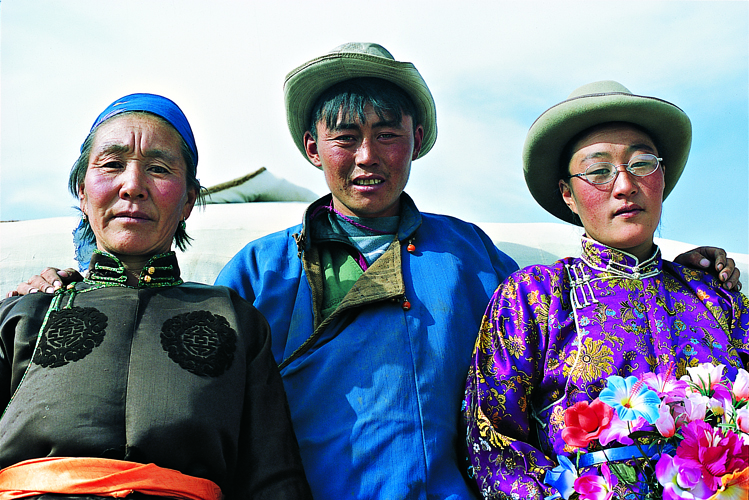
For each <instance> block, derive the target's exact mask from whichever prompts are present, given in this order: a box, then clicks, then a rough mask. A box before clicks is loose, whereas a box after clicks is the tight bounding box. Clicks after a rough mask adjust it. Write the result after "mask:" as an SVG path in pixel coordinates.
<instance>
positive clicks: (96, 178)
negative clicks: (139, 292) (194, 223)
mask: <svg viewBox="0 0 749 500" xmlns="http://www.w3.org/2000/svg"><path fill="white" fill-rule="evenodd" d="M180 146H181V138H180V136H179V134H178V133H177V131H176V130H174V129H173V128H172V127H171V126H169V125H168V124H167V123H165V122H164V121H162V120H161V119H159V118H157V117H155V116H151V115H147V114H125V115H122V116H115V117H114V118H110V119H109V120H107V121H106V122H104V123H103V124H102V125H100V126H99V128H98V129H97V131H96V135H95V137H94V141H93V144H92V148H91V156H90V159H89V163H88V169H87V171H86V176H85V180H84V184H83V186H81V187H80V188H79V193H78V194H79V200H80V207H81V210H83V212H84V213H85V214H86V217H87V218H88V220H89V223H90V224H91V228H92V229H93V231H94V235H95V236H96V245H97V247H98V249H99V250H101V251H104V252H108V253H110V254H112V255H114V256H116V257H118V258H119V259H120V260H121V261H122V262H123V264H124V265H125V267H126V268H127V270H128V273H129V275H130V277H131V278H133V277H134V276H137V275H138V274H139V273H140V270H141V269H142V267H143V265H144V264H145V263H146V262H147V261H148V259H149V258H150V257H152V256H153V255H156V254H159V253H163V252H167V251H169V250H171V248H172V240H173V238H174V234H175V232H176V230H177V225H178V224H179V222H180V221H181V220H183V219H187V218H188V217H189V216H190V212H191V211H192V208H193V206H194V205H195V200H196V198H197V193H196V191H195V189H187V181H186V165H185V161H184V158H183V157H182V152H181V147H180Z"/></svg>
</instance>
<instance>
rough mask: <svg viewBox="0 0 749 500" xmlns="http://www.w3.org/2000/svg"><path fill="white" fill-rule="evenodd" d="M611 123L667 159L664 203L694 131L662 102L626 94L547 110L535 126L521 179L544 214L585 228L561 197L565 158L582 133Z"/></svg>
mask: <svg viewBox="0 0 749 500" xmlns="http://www.w3.org/2000/svg"><path fill="white" fill-rule="evenodd" d="M609 122H627V123H632V124H634V125H637V126H639V127H641V128H643V129H644V130H646V131H647V132H648V134H649V135H650V136H651V139H652V140H653V142H654V143H655V146H656V147H657V148H658V154H659V155H660V156H661V157H662V158H663V165H664V172H665V187H664V191H663V199H664V200H665V199H666V197H667V196H668V195H669V194H670V193H671V190H672V189H673V188H674V186H675V185H676V182H677V181H678V180H679V177H681V173H682V172H683V171H684V166H685V165H686V162H687V158H688V157H689V149H690V146H691V143H692V125H691V122H690V121H689V117H688V116H687V115H686V113H684V111H682V110H681V109H680V108H679V107H677V106H675V105H673V104H671V103H669V102H667V101H663V100H661V99H657V98H654V97H647V96H638V95H633V94H628V93H624V92H612V93H603V94H590V95H584V96H580V97H575V98H571V99H568V100H566V101H563V102H561V103H559V104H557V105H556V106H553V107H551V108H549V109H548V110H546V111H545V112H544V113H543V114H542V115H541V116H540V117H539V118H538V119H537V120H536V121H535V122H534V123H533V125H532V126H531V128H530V130H529V131H528V136H527V137H526V140H525V145H524V146H523V173H524V174H525V182H526V184H527V185H528V189H529V190H530V192H531V195H533V198H535V199H536V201H537V202H538V204H539V205H541V206H542V207H543V208H544V209H545V210H546V211H548V212H549V213H551V214H552V215H554V216H555V217H557V218H559V219H562V220H563V221H566V222H570V223H572V224H576V225H582V224H581V222H580V220H579V219H578V218H576V217H574V214H573V213H572V212H571V211H570V209H569V207H567V205H566V204H565V203H564V200H563V199H562V195H561V193H560V191H559V178H560V174H559V172H560V163H561V161H562V158H561V155H562V152H563V151H564V149H565V147H566V146H567V144H568V143H569V142H570V141H571V140H572V139H573V138H574V137H575V136H576V135H578V134H579V133H580V132H583V131H584V130H586V129H588V128H590V127H593V126H595V125H601V124H604V123H609Z"/></svg>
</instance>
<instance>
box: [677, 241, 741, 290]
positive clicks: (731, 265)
mask: <svg viewBox="0 0 749 500" xmlns="http://www.w3.org/2000/svg"><path fill="white" fill-rule="evenodd" d="M674 262H676V263H677V264H681V265H683V266H687V267H691V268H693V269H702V270H705V271H708V272H710V273H711V274H713V275H716V276H717V277H718V279H719V280H720V281H721V282H722V283H723V288H725V289H726V290H737V291H741V282H739V274H741V273H740V272H739V270H738V269H737V268H736V263H735V262H734V261H733V259H732V258H730V257H728V256H727V255H726V251H725V250H723V249H722V248H716V247H699V248H695V249H694V250H690V251H688V252H686V253H683V254H681V255H679V256H678V257H676V258H675V259H674Z"/></svg>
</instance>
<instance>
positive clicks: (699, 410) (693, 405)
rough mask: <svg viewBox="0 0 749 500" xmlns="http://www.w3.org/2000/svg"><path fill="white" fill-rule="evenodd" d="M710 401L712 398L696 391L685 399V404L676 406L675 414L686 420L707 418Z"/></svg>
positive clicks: (692, 420)
mask: <svg viewBox="0 0 749 500" xmlns="http://www.w3.org/2000/svg"><path fill="white" fill-rule="evenodd" d="M709 402H710V398H708V397H707V396H703V395H702V394H699V393H696V392H694V393H692V394H690V395H689V397H687V398H686V399H684V406H679V407H677V408H674V414H675V415H676V416H677V417H678V418H679V420H682V421H684V422H694V421H696V420H705V415H706V414H707V405H708V403H709Z"/></svg>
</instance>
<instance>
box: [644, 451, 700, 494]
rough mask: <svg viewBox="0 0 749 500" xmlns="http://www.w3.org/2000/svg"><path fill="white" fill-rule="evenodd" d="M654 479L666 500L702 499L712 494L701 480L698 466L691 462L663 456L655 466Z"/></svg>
mask: <svg viewBox="0 0 749 500" xmlns="http://www.w3.org/2000/svg"><path fill="white" fill-rule="evenodd" d="M655 477H656V478H657V479H658V482H659V483H661V485H662V486H663V498H664V499H668V500H680V499H688V500H691V499H704V498H707V497H708V496H710V494H711V493H712V492H713V491H712V490H710V488H708V487H707V484H705V481H703V480H702V473H701V471H700V466H699V465H697V464H694V463H693V462H692V461H691V460H685V459H683V458H680V457H678V456H677V457H671V456H670V455H666V454H663V455H661V458H660V459H658V463H657V464H655Z"/></svg>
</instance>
